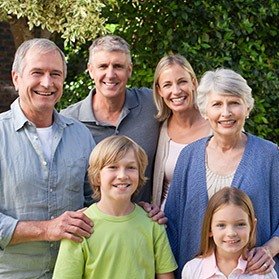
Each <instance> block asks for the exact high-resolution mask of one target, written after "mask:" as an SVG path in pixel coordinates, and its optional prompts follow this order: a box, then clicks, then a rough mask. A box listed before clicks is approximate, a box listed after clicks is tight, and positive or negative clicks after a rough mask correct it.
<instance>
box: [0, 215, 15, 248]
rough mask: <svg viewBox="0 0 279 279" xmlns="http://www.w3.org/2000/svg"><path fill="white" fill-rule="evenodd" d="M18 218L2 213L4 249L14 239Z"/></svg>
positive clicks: (0, 226) (1, 245)
mask: <svg viewBox="0 0 279 279" xmlns="http://www.w3.org/2000/svg"><path fill="white" fill-rule="evenodd" d="M17 222H18V220H16V219H14V218H12V217H10V216H8V215H5V214H3V213H0V249H2V250H3V249H4V248H5V247H6V246H7V245H8V244H9V242H10V241H11V239H12V236H13V233H14V230H15V228H16V225H17Z"/></svg>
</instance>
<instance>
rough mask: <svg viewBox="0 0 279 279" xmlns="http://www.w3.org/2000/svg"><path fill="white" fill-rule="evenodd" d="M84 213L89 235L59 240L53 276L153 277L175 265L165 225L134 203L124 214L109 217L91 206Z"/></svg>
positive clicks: (143, 278) (97, 277)
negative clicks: (79, 240) (90, 222)
mask: <svg viewBox="0 0 279 279" xmlns="http://www.w3.org/2000/svg"><path fill="white" fill-rule="evenodd" d="M85 214H86V215H87V216H88V217H89V218H90V219H92V220H93V222H94V232H93V234H92V235H91V236H90V237H89V238H87V239H84V240H83V242H82V243H75V242H73V241H70V240H62V241H61V246H60V250H59V254H58V258H57V262H56V266H55V270H54V276H53V278H54V279H58V278H61V279H62V278H63V279H68V278H73V279H77V278H86V279H89V278H94V279H113V278H115V279H119V278H129V279H133V278H135V279H141V278H142V279H149V278H150V279H154V277H155V274H160V273H168V272H171V271H174V270H175V269H176V268H177V265H176V262H175V260H174V257H173V254H172V252H171V248H170V245H169V242H168V239H167V235H166V232H165V228H164V226H162V225H159V224H157V223H156V222H154V221H152V220H151V219H150V218H149V217H148V216H147V213H146V212H145V211H144V210H143V209H142V208H141V207H139V206H137V205H136V207H135V210H134V211H133V212H132V213H130V214H129V215H126V216H120V217H115V216H110V215H106V214H104V213H102V212H101V211H100V210H99V209H98V208H97V206H96V204H93V205H91V206H90V207H89V208H88V209H87V210H86V211H85Z"/></svg>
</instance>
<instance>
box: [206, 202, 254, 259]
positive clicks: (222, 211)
mask: <svg viewBox="0 0 279 279" xmlns="http://www.w3.org/2000/svg"><path fill="white" fill-rule="evenodd" d="M250 233H251V226H250V223H249V216H248V214H247V213H246V212H245V211H244V210H243V209H242V208H241V207H239V206H236V205H232V204H227V205H224V206H222V207H220V208H219V209H217V211H216V212H215V213H214V214H213V217H212V222H211V233H210V236H211V237H213V240H214V243H215V244H216V253H217V254H218V255H220V256H222V255H223V256H228V255H231V256H235V257H236V258H238V257H239V256H240V255H241V253H242V251H243V249H244V248H245V247H246V246H247V244H248V242H249V237H250Z"/></svg>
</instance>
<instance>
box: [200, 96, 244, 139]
mask: <svg viewBox="0 0 279 279" xmlns="http://www.w3.org/2000/svg"><path fill="white" fill-rule="evenodd" d="M248 115H249V108H248V107H247V105H246V104H245V103H244V101H243V99H242V98H240V97H237V96H233V95H222V94H218V93H214V92H213V93H209V94H208V96H207V104H206V108H205V118H207V119H208V120H209V123H210V126H211V128H212V130H213V131H214V133H217V134H219V135H222V136H233V135H237V134H239V133H241V131H242V130H243V126H244V124H245V118H246V117H247V116H248Z"/></svg>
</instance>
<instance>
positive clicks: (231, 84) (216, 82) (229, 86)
mask: <svg viewBox="0 0 279 279" xmlns="http://www.w3.org/2000/svg"><path fill="white" fill-rule="evenodd" d="M211 92H214V93H218V94H222V95H233V96H237V97H240V98H241V99H242V100H243V101H244V103H245V104H246V105H247V107H248V109H249V112H250V111H251V110H252V109H253V107H254V98H253V97H252V93H251V92H252V89H251V88H250V87H249V85H248V84H247V81H246V80H245V79H244V78H243V77H242V76H241V75H240V74H238V73H236V72H235V71H233V70H230V69H217V70H215V71H207V72H205V73H204V75H203V76H202V78H201V80H200V83H199V86H198V89H197V105H198V108H199V110H200V113H201V114H202V115H203V116H204V115H205V113H206V111H205V110H206V104H207V96H208V94H210V93H211Z"/></svg>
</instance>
